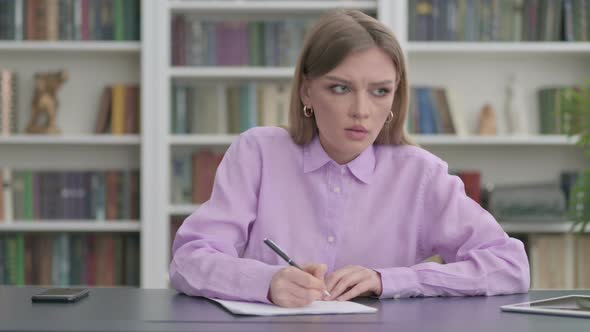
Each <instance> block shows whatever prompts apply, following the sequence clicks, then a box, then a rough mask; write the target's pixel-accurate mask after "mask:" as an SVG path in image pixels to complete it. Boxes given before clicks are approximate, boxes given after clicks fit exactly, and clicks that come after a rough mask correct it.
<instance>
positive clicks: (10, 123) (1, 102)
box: [0, 68, 18, 136]
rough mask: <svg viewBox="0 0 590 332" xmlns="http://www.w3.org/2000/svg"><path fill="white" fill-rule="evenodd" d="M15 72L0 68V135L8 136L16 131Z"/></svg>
mask: <svg viewBox="0 0 590 332" xmlns="http://www.w3.org/2000/svg"><path fill="white" fill-rule="evenodd" d="M16 83H17V76H16V73H15V72H13V71H10V70H7V69H5V68H0V136H8V135H10V134H12V133H15V132H16V131H17V120H18V117H17V113H16V111H15V110H16V105H17V95H16Z"/></svg>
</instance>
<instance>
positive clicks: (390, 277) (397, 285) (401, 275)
mask: <svg viewBox="0 0 590 332" xmlns="http://www.w3.org/2000/svg"><path fill="white" fill-rule="evenodd" d="M375 271H377V272H378V273H379V275H381V285H382V288H383V291H382V292H381V295H380V296H379V298H380V299H387V298H396V299H397V298H400V297H410V296H416V295H419V294H420V283H419V282H418V275H417V274H416V271H415V270H413V269H411V268H409V267H393V268H385V269H375Z"/></svg>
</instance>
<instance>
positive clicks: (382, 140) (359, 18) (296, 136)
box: [289, 10, 413, 145]
mask: <svg viewBox="0 0 590 332" xmlns="http://www.w3.org/2000/svg"><path fill="white" fill-rule="evenodd" d="M372 47H378V48H379V49H381V50H382V51H383V52H385V53H386V54H387V55H389V57H390V58H391V60H392V61H393V64H394V66H395V69H396V72H397V80H396V84H395V95H394V99H393V104H392V106H391V110H392V112H393V115H394V116H393V119H392V120H391V122H388V123H385V125H384V126H383V129H381V132H380V133H379V135H378V136H377V139H376V140H375V144H412V145H413V143H412V142H411V140H410V139H409V138H408V137H407V134H406V132H405V129H404V122H405V120H406V117H407V115H408V99H409V97H408V80H407V74H406V63H405V60H404V54H403V51H402V49H401V46H400V44H399V43H398V41H397V39H396V38H395V36H394V35H393V32H391V30H389V28H387V27H386V26H385V25H383V23H381V22H379V21H378V20H376V19H374V18H372V17H371V16H369V15H366V14H364V13H362V12H360V11H357V10H336V11H331V12H329V13H327V14H325V15H323V16H322V17H321V18H320V20H319V22H318V23H317V24H316V25H315V26H314V27H313V28H312V30H311V31H309V33H308V35H307V37H306V39H305V42H304V45H303V50H302V51H301V54H300V56H299V60H298V61H297V66H296V68H295V77H294V80H293V85H292V88H291V103H290V105H289V106H290V108H289V132H290V134H291V137H292V138H293V140H294V141H295V143H297V144H307V143H309V142H311V141H312V140H313V138H314V137H315V135H316V134H317V131H318V127H317V123H316V121H315V117H314V116H312V117H309V118H308V117H305V116H304V115H303V111H302V109H303V102H302V101H301V97H300V94H299V92H300V89H301V84H302V82H303V80H304V78H308V79H313V78H317V77H320V76H322V75H324V74H326V73H328V72H330V71H331V70H332V69H334V68H335V67H337V66H338V65H339V64H340V63H341V62H342V60H344V58H346V57H347V56H348V55H349V54H351V53H353V52H357V51H362V50H366V49H369V48H372Z"/></svg>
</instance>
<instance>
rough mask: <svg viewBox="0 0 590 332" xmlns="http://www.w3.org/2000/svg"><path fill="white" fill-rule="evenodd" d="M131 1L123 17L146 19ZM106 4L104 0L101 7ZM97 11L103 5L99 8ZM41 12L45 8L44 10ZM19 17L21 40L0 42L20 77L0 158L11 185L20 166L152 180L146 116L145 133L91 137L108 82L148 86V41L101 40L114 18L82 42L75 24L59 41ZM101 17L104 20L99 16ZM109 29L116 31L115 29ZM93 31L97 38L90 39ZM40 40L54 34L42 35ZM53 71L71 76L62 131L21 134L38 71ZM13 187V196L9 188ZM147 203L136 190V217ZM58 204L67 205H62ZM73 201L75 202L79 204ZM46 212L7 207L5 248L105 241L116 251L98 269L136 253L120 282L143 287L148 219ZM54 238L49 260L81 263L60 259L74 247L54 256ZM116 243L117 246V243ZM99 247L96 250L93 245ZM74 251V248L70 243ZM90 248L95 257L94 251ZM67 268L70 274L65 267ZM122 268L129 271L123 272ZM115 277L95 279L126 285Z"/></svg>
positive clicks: (64, 92) (77, 4) (0, 140)
mask: <svg viewBox="0 0 590 332" xmlns="http://www.w3.org/2000/svg"><path fill="white" fill-rule="evenodd" d="M9 2H12V3H15V4H17V6H24V5H26V2H27V1H26V0H14V1H7V6H8V3H9ZM41 3H42V2H36V3H35V5H36V6H37V5H40V4H41ZM57 3H58V2H57V1H56V2H54V3H51V4H49V2H47V3H45V4H44V5H43V6H45V5H46V6H53V5H55V4H57ZM66 3H67V5H72V6H73V7H72V8H76V9H75V10H76V11H82V10H88V11H89V13H90V11H91V10H98V8H95V9H82V8H83V7H82V1H79V0H74V1H68V2H59V4H57V5H56V6H66ZM121 3H123V2H121ZM131 3H132V2H131V1H130V2H125V6H127V5H130V4H131ZM136 3H137V4H140V3H141V9H139V8H136V9H137V10H140V11H139V12H137V14H134V15H128V16H126V17H127V19H128V20H131V21H135V22H138V21H137V20H135V19H137V18H139V16H144V15H145V14H151V13H152V11H151V10H150V6H149V5H148V4H149V2H144V1H142V0H138V1H137V2H136ZM106 5H107V4H106V2H105V6H106ZM5 8H7V7H5ZM58 8H59V7H58ZM102 9H103V10H104V8H102ZM44 10H49V9H47V8H46V9H44ZM109 10H115V11H116V10H121V8H119V9H114V8H111V9H109ZM124 10H125V12H127V10H129V8H128V7H125V9H124ZM133 10H135V9H133ZM17 12H18V11H17ZM103 13H104V12H103ZM23 15H25V16H24V17H23V20H16V22H17V27H16V30H17V31H19V32H17V33H16V34H17V35H19V34H20V37H16V38H12V40H1V41H0V58H2V64H1V65H0V67H2V68H4V69H9V70H11V71H13V72H15V73H16V75H17V85H16V96H17V98H16V107H15V109H14V111H15V112H16V113H17V122H16V127H17V130H16V132H13V133H10V134H9V135H8V136H0V155H2V158H0V169H10V170H11V173H12V175H13V178H12V179H11V180H10V184H11V188H12V186H13V185H14V182H12V180H13V179H14V174H15V172H19V171H26V172H33V174H37V173H38V174H41V173H52V174H63V175H60V176H63V177H64V178H67V177H68V176H70V174H69V173H71V174H74V173H81V172H87V171H90V172H108V171H122V170H139V174H140V175H139V179H137V181H138V182H142V183H141V187H140V188H148V187H149V185H146V184H145V183H144V182H145V174H146V170H145V169H144V168H143V165H144V164H149V162H146V160H147V159H148V158H153V157H152V156H151V155H150V154H149V153H146V152H145V147H146V143H145V136H146V135H145V132H144V131H143V129H144V127H145V128H148V129H149V122H150V120H149V117H147V116H143V117H142V118H141V124H140V127H142V132H141V133H140V134H123V135H115V134H95V131H94V127H95V122H96V120H97V113H98V110H99V103H100V99H101V94H102V91H103V89H104V87H106V86H111V85H113V84H132V83H133V84H139V85H141V86H142V88H149V86H150V82H147V83H145V82H144V79H145V78H149V77H150V75H149V73H146V72H145V71H146V68H145V67H143V62H144V61H149V60H150V56H149V55H146V54H145V50H146V49H147V47H149V45H151V44H150V42H149V41H141V40H133V39H134V38H128V37H129V36H127V35H125V36H124V37H123V38H121V36H118V37H115V36H114V35H113V36H112V37H105V36H106V35H105V34H108V32H106V31H107V29H109V27H110V28H113V26H115V25H118V24H119V23H116V22H120V21H119V20H116V19H115V21H110V22H111V23H108V22H109V21H101V23H100V24H103V25H101V26H102V29H104V30H98V29H99V28H98V26H95V28H96V29H97V30H92V28H90V29H88V30H87V32H84V33H88V34H90V35H89V36H90V37H85V40H82V38H81V37H80V35H79V34H80V29H81V27H80V26H76V27H73V29H74V32H73V31H72V30H70V33H72V35H70V36H69V37H64V36H63V35H61V33H62V31H61V30H60V31H59V34H60V35H59V37H58V38H57V40H30V39H29V38H28V36H27V34H26V32H25V33H23V32H24V30H25V29H26V28H27V27H26V26H25V27H23V26H19V25H18V24H26V12H24V13H23ZM81 15H82V14H81ZM90 16H91V15H89V17H90ZM131 16H133V17H131ZM97 17H98V16H96V17H95V19H97ZM146 17H147V16H146ZM38 19H39V18H38ZM71 19H72V22H71V23H72V24H73V23H74V22H73V21H74V20H75V21H76V22H77V24H83V22H85V20H86V18H81V17H76V18H74V17H71ZM88 19H90V18H88ZM102 19H105V18H104V17H103V18H102ZM78 20H80V21H78ZM50 21H51V19H50V18H47V24H48V27H49V25H52V23H50ZM59 22H60V21H59V19H56V21H55V24H56V26H57V29H58V30H59V29H60V26H61V25H60V24H64V23H63V22H65V20H64V21H62V23H59ZM105 22H106V23H105ZM95 23H96V22H95ZM145 23H146V20H143V24H142V26H139V25H138V26H137V27H139V28H141V29H142V30H143V29H147V28H146V27H145ZM109 24H112V25H109ZM52 27H53V28H55V26H54V25H52ZM70 28H72V27H70ZM128 28H129V26H126V27H125V28H124V30H125V31H126V32H125V33H127V32H128V31H130V30H128ZM75 31H78V33H77V35H76V37H74V35H75V34H76V33H75ZM120 31H121V30H119V32H120ZM111 32H112V33H114V34H116V33H119V32H113V31H111ZM136 32H137V30H136ZM92 34H95V35H94V36H93V35H92ZM99 34H102V37H100V38H98V37H97V36H98V35H99ZM23 35H24V36H23ZM144 35H148V34H144ZM23 37H24V38H23ZM41 39H51V38H50V37H47V38H41ZM59 39H69V40H59ZM99 39H100V40H99ZM57 70H65V71H67V73H68V76H69V77H68V80H67V81H66V82H65V83H64V84H63V86H62V87H61V89H60V90H59V92H58V100H59V107H58V115H57V118H58V121H57V122H58V126H59V128H60V129H61V132H62V133H61V134H59V135H35V134H28V133H26V131H25V128H26V126H27V123H28V120H29V118H30V116H31V100H32V95H33V91H34V85H33V84H34V80H33V76H34V74H35V73H37V72H48V71H57ZM147 97H148V96H144V95H141V96H139V98H140V100H141V104H142V107H141V111H140V112H141V113H142V114H144V115H147V114H150V112H151V111H150V107H151V103H150V102H149V100H148V98H147ZM144 123H147V124H148V125H147V126H146V125H144ZM33 176H35V175H33ZM39 176H40V177H39V179H41V175H39ZM39 181H41V180H39ZM61 184H63V183H61ZM61 184H60V185H61ZM43 185H44V184H41V183H40V182H39V186H40V187H41V186H43ZM13 189H14V188H13ZM70 189H71V187H70ZM35 190H36V189H35ZM39 190H41V189H39ZM59 190H60V191H62V194H63V191H65V190H67V189H66V186H65V185H64V187H63V188H59ZM142 191H143V190H142ZM12 192H13V193H14V191H13V190H12ZM34 195H38V193H35V194H34ZM63 195H65V194H63ZM85 195H86V194H85ZM33 197H35V198H33V199H34V200H38V201H39V202H40V201H41V198H40V197H42V196H40V194H39V196H33ZM13 199H14V197H13ZM149 200H150V194H149V193H147V194H144V193H143V192H141V193H140V194H139V198H138V199H137V204H139V209H140V211H139V216H149V204H146V203H145V201H149ZM72 202H73V201H70V202H69V203H68V204H71V203H72ZM13 203H14V201H13ZM35 204H37V203H35ZM38 204H45V203H38ZM60 204H62V203H60ZM63 204H64V205H65V203H63ZM77 204H79V201H78V203H77ZM117 204H119V203H117ZM134 204H135V203H134ZM69 206H71V205H69ZM5 208H6V207H5ZM35 209H38V207H37V206H36V207H35ZM60 209H62V208H60ZM130 209H131V208H130ZM60 211H62V212H63V213H66V212H65V211H66V208H65V207H63V210H60ZM78 212H79V211H78ZM78 212H76V213H78ZM43 213H44V212H43V211H40V210H36V212H35V215H34V217H33V218H26V219H22V218H19V217H18V216H15V215H14V211H12V213H11V214H10V215H9V216H8V218H5V219H4V220H2V221H1V222H0V238H2V245H3V246H5V245H8V243H10V241H12V240H14V239H23V238H24V239H25V241H29V240H31V243H28V242H27V245H31V246H33V247H35V248H37V247H38V246H39V245H40V244H39V243H40V242H41V241H40V240H39V243H38V242H37V239H42V238H44V239H46V240H47V241H53V240H49V239H58V238H59V239H60V240H59V241H62V242H63V241H65V242H63V243H73V242H68V241H78V240H77V239H79V238H80V237H84V238H86V237H88V238H91V237H94V236H96V237H97V238H98V237H100V239H101V240H100V242H101V244H100V246H102V247H101V250H103V249H104V250H110V249H108V248H112V249H114V250H113V251H110V252H111V254H112V255H114V256H113V257H114V258H113V261H111V262H109V261H101V262H100V264H102V265H101V267H100V268H101V269H102V270H101V271H103V272H104V271H105V270H104V267H105V265H104V264H112V267H110V268H109V269H110V270H108V272H107V274H108V273H110V272H113V273H115V270H117V269H123V268H125V266H119V265H115V264H117V263H116V261H115V259H121V257H122V256H124V255H127V257H128V258H129V257H134V258H133V259H131V260H128V261H127V262H129V264H128V265H129V266H135V267H134V268H132V269H131V270H132V271H131V272H132V273H133V274H134V276H133V277H132V278H131V276H129V275H128V277H129V278H130V279H127V281H125V282H126V283H125V284H126V285H130V286H133V285H141V286H143V285H144V283H145V280H143V279H144V278H140V277H139V269H140V268H141V269H150V268H151V267H150V261H149V260H145V262H140V261H141V260H142V259H143V257H144V256H146V255H149V248H148V249H146V248H145V247H142V246H141V245H140V243H141V242H143V241H145V240H144V237H145V236H146V234H143V233H144V229H145V228H147V229H148V231H147V233H148V234H149V224H150V222H149V218H143V217H139V218H134V217H133V218H129V216H127V217H122V216H121V217H117V218H115V219H109V220H98V219H95V218H78V217H75V216H73V215H69V216H68V217H65V214H64V216H62V217H63V218H61V217H60V216H51V217H41V216H42V215H44V214H43ZM45 216H49V215H45ZM140 239H141V242H139V241H140ZM56 241H57V240H56ZM97 241H98V240H97ZM123 241H125V243H128V244H129V245H128V246H127V245H125V247H124V248H125V249H124V250H125V252H124V251H120V250H117V249H120V248H121V247H118V245H122V244H121V243H123ZM44 242H46V241H44ZM56 243H57V242H54V244H53V246H54V248H53V254H54V255H53V260H54V264H55V262H59V261H60V260H62V259H66V261H62V262H60V264H62V267H63V266H70V267H72V266H74V264H80V261H76V263H74V261H70V262H67V258H64V257H73V255H77V254H78V252H74V251H72V252H71V253H69V254H67V255H65V256H64V255H62V254H63V253H64V252H63V251H62V252H59V254H60V255H58V256H55V254H56V251H55V250H56V249H55V245H56ZM60 243H61V242H60ZM63 243H62V244H63ZM46 244H47V243H46ZM103 244H104V245H103ZM115 244H116V245H117V246H114V245H115ZM49 245H50V247H49V248H51V243H50V244H49ZM97 245H98V242H97ZM105 246H106V247H105ZM109 246H112V247H109ZM6 248H7V247H3V248H2V249H3V250H4V251H5V252H4V253H5V254H6V250H7V249H6ZM97 248H98V247H97ZM97 248H96V250H98V249H97ZM27 250H28V249H27ZM34 250H37V249H34ZM71 250H74V249H73V247H72V249H71ZM76 250H78V249H76ZM84 250H86V249H84ZM144 251H145V252H144ZM50 252H51V251H50ZM66 252H67V250H66ZM104 252H105V251H102V253H104ZM95 253H97V254H99V252H98V251H96V252H95ZM33 255H37V253H33ZM109 255H110V254H109ZM130 255H132V256H130ZM29 263H30V262H29ZM64 264H65V265H64ZM50 265H51V264H50ZM76 266H79V265H76ZM73 269H75V268H74V267H72V271H71V273H74V271H73ZM121 271H123V270H118V271H117V272H116V273H120V272H121ZM54 272H55V271H54ZM60 273H62V274H63V273H64V271H63V270H61V271H60ZM65 273H66V275H67V271H66V272H65ZM123 273H130V272H129V271H127V272H123ZM62 277H63V275H62ZM78 277H79V275H78ZM29 278H30V276H27V280H28V281H30V279H29ZM3 280H4V281H5V282H6V280H7V279H5V278H3ZM33 280H36V283H37V282H39V276H34V277H33ZM42 280H45V281H44V285H50V284H59V285H68V284H69V283H68V282H67V278H66V279H65V281H64V279H59V281H56V280H55V279H54V280H53V281H51V278H50V279H42ZM48 280H49V281H48ZM76 280H77V282H76V284H78V285H83V284H84V283H83V282H79V281H80V280H79V279H76ZM117 280H118V281H117ZM117 280H110V281H109V280H108V278H107V279H105V280H102V281H104V282H106V283H102V284H101V283H97V284H96V285H103V286H107V285H117V286H118V285H123V283H121V282H122V280H123V279H120V280H119V279H117ZM129 280H133V283H129V284H127V282H129ZM70 281H73V279H70ZM102 281H101V282H102ZM64 282H65V283H64Z"/></svg>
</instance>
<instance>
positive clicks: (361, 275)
mask: <svg viewBox="0 0 590 332" xmlns="http://www.w3.org/2000/svg"><path fill="white" fill-rule="evenodd" d="M325 281H326V288H327V289H328V292H330V295H331V296H330V297H329V298H327V300H338V301H347V300H350V299H352V298H355V297H357V296H368V295H375V296H379V295H381V293H382V291H383V286H382V285H381V275H380V274H379V273H378V272H377V271H375V270H371V269H368V268H366V267H362V266H358V265H351V266H346V267H343V268H341V269H339V270H337V271H334V272H333V273H331V274H330V275H328V277H327V278H326V279H325Z"/></svg>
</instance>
